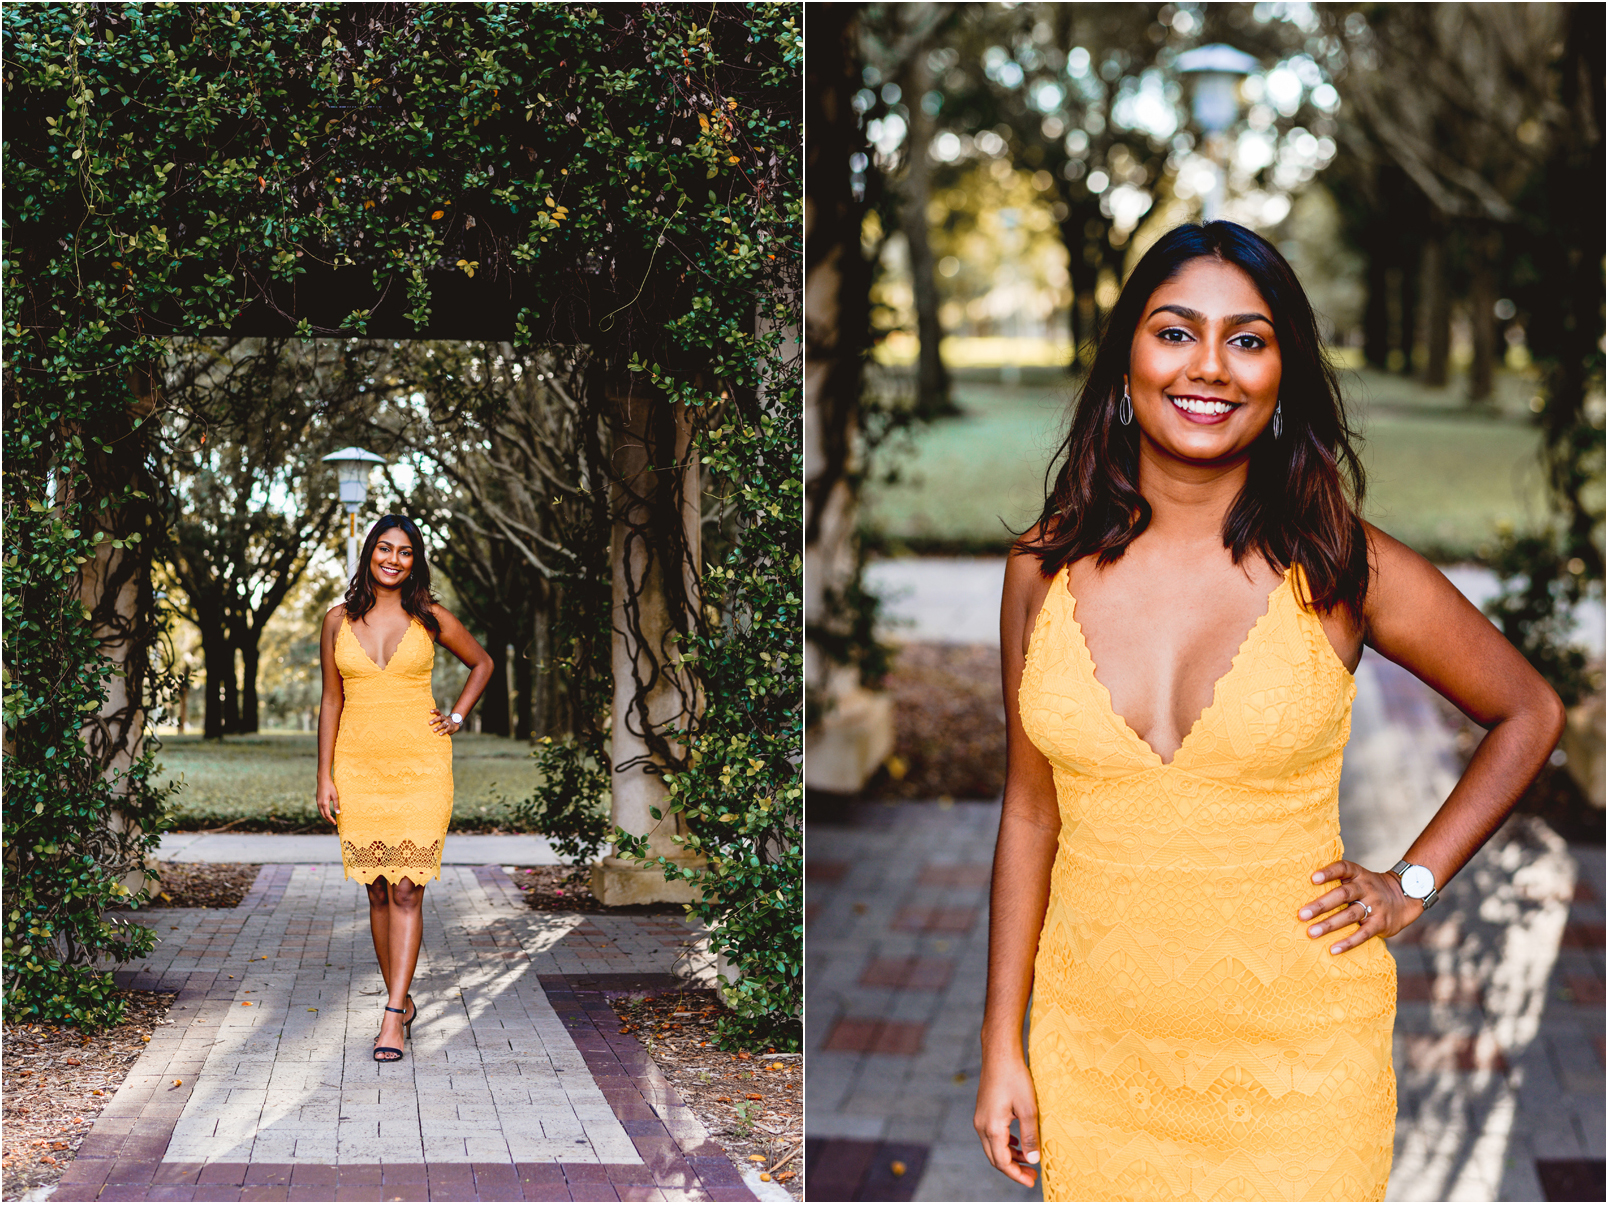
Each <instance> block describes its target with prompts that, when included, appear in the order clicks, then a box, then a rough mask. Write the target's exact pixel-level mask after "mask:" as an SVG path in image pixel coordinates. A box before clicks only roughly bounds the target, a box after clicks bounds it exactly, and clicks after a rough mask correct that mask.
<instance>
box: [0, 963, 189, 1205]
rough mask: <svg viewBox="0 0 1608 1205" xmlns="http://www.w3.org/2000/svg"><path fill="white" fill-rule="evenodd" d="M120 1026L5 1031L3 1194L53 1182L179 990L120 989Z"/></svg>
mask: <svg viewBox="0 0 1608 1205" xmlns="http://www.w3.org/2000/svg"><path fill="white" fill-rule="evenodd" d="M119 994H120V995H121V996H123V998H124V999H125V1000H127V1001H128V1007H127V1011H126V1012H125V1013H124V1014H123V1023H122V1024H121V1025H118V1026H115V1027H113V1028H111V1029H106V1030H102V1031H100V1032H99V1033H93V1034H86V1033H84V1032H82V1031H81V1030H79V1029H77V1028H76V1027H74V1026H58V1025H22V1024H17V1025H12V1024H7V1025H6V1026H5V1028H4V1043H5V1046H4V1053H3V1055H0V1094H3V1102H0V1118H3V1120H4V1136H3V1140H0V1193H3V1195H4V1197H5V1199H6V1200H8V1201H10V1200H15V1199H16V1198H17V1197H18V1196H19V1195H21V1194H22V1193H23V1192H25V1191H27V1190H28V1189H30V1188H37V1187H39V1186H40V1185H42V1184H54V1183H55V1182H56V1181H58V1180H60V1179H61V1174H62V1172H64V1171H65V1170H66V1169H67V1165H68V1164H69V1163H71V1162H72V1160H73V1152H75V1151H76V1150H77V1149H78V1145H79V1143H81V1142H82V1141H83V1140H84V1135H86V1134H88V1133H89V1130H90V1127H91V1126H93V1125H94V1124H95V1118H96V1117H98V1116H99V1115H100V1111H101V1109H103V1108H104V1107H105V1106H106V1104H107V1102H109V1101H110V1100H111V1099H112V1096H113V1094H114V1093H115V1092H116V1091H117V1089H118V1087H119V1086H120V1085H121V1084H122V1082H123V1080H124V1079H125V1078H126V1077H127V1076H128V1073H129V1069H130V1068H131V1067H132V1066H133V1065H134V1060H135V1059H137V1058H139V1057H140V1052H141V1051H142V1050H144V1049H145V1043H147V1042H149V1041H150V1040H151V1034H152V1033H153V1032H154V1031H155V1029H156V1027H157V1026H159V1025H167V1024H170V1022H168V1021H167V1020H166V1017H167V1011H168V1008H169V1007H170V1006H171V1005H172V1003H173V1001H174V1000H176V999H177V998H178V993H177V992H121V993H119Z"/></svg>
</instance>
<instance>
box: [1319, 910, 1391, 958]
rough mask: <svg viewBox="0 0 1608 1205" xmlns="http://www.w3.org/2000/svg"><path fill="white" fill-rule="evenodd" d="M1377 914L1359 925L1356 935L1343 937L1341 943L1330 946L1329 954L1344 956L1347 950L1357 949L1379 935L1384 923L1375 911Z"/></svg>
mask: <svg viewBox="0 0 1608 1205" xmlns="http://www.w3.org/2000/svg"><path fill="white" fill-rule="evenodd" d="M1375 913H1376V914H1375V915H1373V916H1370V917H1369V918H1368V919H1367V920H1366V921H1364V922H1363V923H1362V924H1361V925H1359V926H1358V927H1357V931H1356V932H1355V933H1351V934H1349V935H1348V936H1345V937H1342V938H1341V939H1340V940H1339V941H1337V942H1335V943H1334V944H1333V945H1332V946H1330V947H1329V953H1331V954H1344V953H1345V952H1346V951H1347V950H1350V949H1355V948H1356V947H1357V946H1360V945H1361V944H1362V943H1363V942H1365V941H1367V940H1368V939H1369V938H1371V937H1373V936H1374V935H1375V934H1377V933H1378V932H1379V931H1380V929H1381V927H1382V925H1383V924H1384V922H1383V921H1381V920H1380V918H1379V916H1378V915H1377V910H1375Z"/></svg>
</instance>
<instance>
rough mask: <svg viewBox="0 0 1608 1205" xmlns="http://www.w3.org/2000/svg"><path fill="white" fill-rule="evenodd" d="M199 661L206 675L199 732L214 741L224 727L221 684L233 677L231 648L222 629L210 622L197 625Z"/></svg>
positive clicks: (222, 731) (225, 727)
mask: <svg viewBox="0 0 1608 1205" xmlns="http://www.w3.org/2000/svg"><path fill="white" fill-rule="evenodd" d="M201 662H202V668H203V672H204V673H205V675H206V678H205V682H204V684H203V687H202V695H203V697H204V698H205V700H206V706H205V708H204V709H203V715H202V721H201V723H202V728H201V735H202V736H204V737H205V738H206V739H207V740H209V741H215V740H217V739H218V738H219V737H221V736H222V735H223V734H224V733H225V732H226V731H227V730H228V727H227V724H226V723H225V716H224V708H223V690H224V683H225V682H227V681H229V680H230V679H232V678H233V677H234V665H233V662H234V650H233V649H231V648H230V647H229V641H228V639H227V638H226V637H225V636H224V634H223V632H222V631H219V630H215V629H213V628H212V627H211V626H210V625H204V626H203V627H202V628H201Z"/></svg>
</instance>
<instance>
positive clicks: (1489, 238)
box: [1468, 230, 1498, 402]
mask: <svg viewBox="0 0 1608 1205" xmlns="http://www.w3.org/2000/svg"><path fill="white" fill-rule="evenodd" d="M1497 246H1498V240H1497V236H1496V234H1495V232H1493V231H1490V230H1482V231H1479V232H1478V233H1476V234H1475V235H1474V236H1473V237H1472V238H1470V239H1469V249H1470V251H1471V252H1472V258H1473V263H1472V264H1471V265H1470V267H1471V269H1472V271H1471V273H1470V277H1471V279H1470V284H1469V298H1468V308H1469V329H1470V331H1471V333H1472V334H1473V342H1474V347H1473V351H1474V359H1473V362H1472V363H1470V364H1469V366H1468V400H1469V401H1471V402H1483V401H1486V400H1488V399H1489V398H1490V396H1491V390H1492V388H1493V385H1494V382H1495V376H1496V255H1497Z"/></svg>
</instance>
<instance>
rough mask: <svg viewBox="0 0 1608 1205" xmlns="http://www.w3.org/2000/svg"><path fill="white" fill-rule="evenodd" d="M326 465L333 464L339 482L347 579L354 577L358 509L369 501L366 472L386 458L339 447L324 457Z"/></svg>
mask: <svg viewBox="0 0 1608 1205" xmlns="http://www.w3.org/2000/svg"><path fill="white" fill-rule="evenodd" d="M323 460H324V463H325V464H332V465H334V466H335V475H336V477H337V478H338V479H339V480H340V483H341V504H342V505H343V506H345V507H346V516H347V527H346V580H347V581H348V582H350V581H351V580H352V579H353V578H354V577H356V576H357V512H358V511H360V510H362V509H363V504H364V503H365V502H367V501H368V481H369V474H370V473H372V472H373V471H374V466H375V465H377V464H384V463H385V457H383V456H376V455H375V454H374V453H373V452H370V451H368V450H367V449H366V448H342V449H341V450H340V451H339V452H331V453H330V454H329V455H328V456H325V457H324V458H323Z"/></svg>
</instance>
